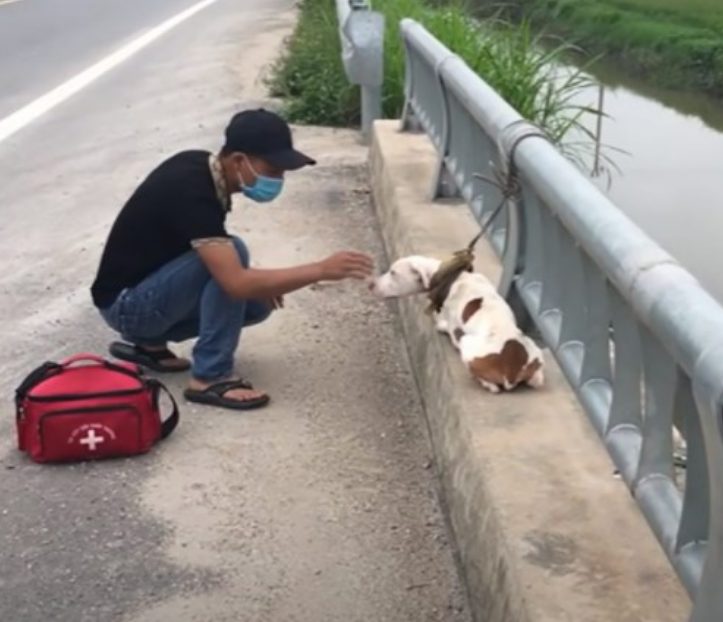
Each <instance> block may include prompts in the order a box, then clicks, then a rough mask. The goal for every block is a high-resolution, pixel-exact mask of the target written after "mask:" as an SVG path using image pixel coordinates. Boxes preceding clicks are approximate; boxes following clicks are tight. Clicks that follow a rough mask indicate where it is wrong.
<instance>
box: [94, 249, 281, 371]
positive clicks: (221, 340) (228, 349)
mask: <svg viewBox="0 0 723 622" xmlns="http://www.w3.org/2000/svg"><path fill="white" fill-rule="evenodd" d="M231 239H232V241H233V244H234V247H235V248H236V251H237V252H238V255H239V258H240V259H241V263H242V264H243V265H244V266H245V267H248V266H249V251H248V249H247V248H246V245H245V244H244V242H243V241H242V240H241V239H240V238H237V237H232V238H231ZM100 313H101V315H102V316H103V319H104V320H105V321H106V323H107V324H108V325H109V326H110V327H111V328H112V329H113V330H115V331H117V332H118V333H120V334H121V336H122V338H123V339H124V340H125V341H128V342H130V343H133V344H136V345H141V346H160V345H164V344H165V343H167V342H168V341H185V340H187V339H193V338H194V337H198V341H197V342H196V345H195V346H194V348H193V376H194V378H198V379H199V380H203V381H214V380H219V379H221V378H226V377H228V376H229V375H230V374H231V373H232V371H233V358H234V353H235V352H236V348H237V347H238V344H239V340H240V338H241V330H242V329H243V327H244V326H252V325H254V324H258V323H260V322H263V321H264V320H265V319H266V318H268V317H269V315H270V314H271V308H270V307H269V305H268V304H267V303H266V302H262V301H260V300H235V299H233V298H231V297H229V296H228V295H227V294H226V293H225V292H224V291H223V290H222V289H221V288H220V287H219V286H218V284H217V283H216V282H215V281H214V280H213V278H212V277H211V274H210V273H209V272H208V270H207V269H206V267H205V266H204V265H203V262H202V261H201V259H200V258H199V256H198V254H197V253H196V252H195V251H189V252H188V253H185V254H183V255H181V256H180V257H178V258H176V259H174V260H173V261H171V262H170V263H168V264H166V265H165V266H163V267H162V268H160V269H159V270H157V271H156V272H154V273H153V274H151V275H150V276H148V277H147V278H146V279H145V280H144V281H142V282H141V283H139V284H138V285H136V286H135V287H131V288H127V289H124V290H123V291H122V292H121V293H120V294H119V296H118V298H117V299H116V301H115V302H114V303H113V304H112V305H111V306H110V307H108V308H107V309H101V311H100Z"/></svg>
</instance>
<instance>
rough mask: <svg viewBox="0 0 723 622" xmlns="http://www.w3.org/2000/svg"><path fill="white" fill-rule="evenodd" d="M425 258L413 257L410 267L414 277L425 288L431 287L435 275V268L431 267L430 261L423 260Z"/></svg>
mask: <svg viewBox="0 0 723 622" xmlns="http://www.w3.org/2000/svg"><path fill="white" fill-rule="evenodd" d="M422 259H423V258H421V257H419V258H412V259H411V260H410V262H409V268H410V269H411V271H412V274H413V275H414V277H415V278H416V279H417V280H418V281H419V283H420V284H421V285H422V286H423V287H424V289H425V290H427V289H429V286H430V284H431V282H432V277H433V276H434V272H435V271H434V270H433V269H432V268H431V266H430V264H429V262H426V261H423V260H422Z"/></svg>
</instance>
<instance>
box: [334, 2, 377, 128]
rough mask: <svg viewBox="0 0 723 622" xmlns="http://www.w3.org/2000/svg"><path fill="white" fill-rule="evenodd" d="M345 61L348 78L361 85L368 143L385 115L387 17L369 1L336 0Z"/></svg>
mask: <svg viewBox="0 0 723 622" xmlns="http://www.w3.org/2000/svg"><path fill="white" fill-rule="evenodd" d="M336 6H337V15H338V18H339V37H340V39H341V47H342V62H343V64H344V71H345V73H346V76H347V79H348V80H349V82H350V83H351V84H356V85H359V86H360V87H361V131H362V137H363V140H364V141H365V142H368V141H369V139H370V137H371V130H372V124H373V123H374V120H375V119H379V118H381V116H382V83H383V81H384V16H383V15H382V14H381V13H379V12H377V11H372V10H371V5H370V3H369V1H368V0H337V2H336Z"/></svg>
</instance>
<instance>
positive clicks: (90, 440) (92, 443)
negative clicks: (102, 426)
mask: <svg viewBox="0 0 723 622" xmlns="http://www.w3.org/2000/svg"><path fill="white" fill-rule="evenodd" d="M78 442H79V443H80V444H81V445H87V446H88V449H90V451H95V448H96V446H97V445H100V444H101V443H104V442H105V439H104V438H103V437H102V436H96V435H95V430H92V429H91V430H88V435H87V436H84V437H83V438H81V439H80V441H78Z"/></svg>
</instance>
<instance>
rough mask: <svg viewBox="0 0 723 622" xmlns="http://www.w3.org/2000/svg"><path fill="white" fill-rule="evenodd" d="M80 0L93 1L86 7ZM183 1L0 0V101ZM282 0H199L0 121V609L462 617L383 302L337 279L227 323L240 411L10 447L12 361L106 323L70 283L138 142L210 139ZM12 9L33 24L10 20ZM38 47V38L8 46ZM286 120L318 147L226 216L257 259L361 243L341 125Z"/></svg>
mask: <svg viewBox="0 0 723 622" xmlns="http://www.w3.org/2000/svg"><path fill="white" fill-rule="evenodd" d="M93 4H97V5H99V6H100V5H101V4H102V6H103V7H108V11H109V12H110V13H108V14H106V13H105V12H104V11H101V10H100V9H97V10H96V11H95V18H94V17H93V12H92V11H91V9H90V7H91V6H92V5H93ZM184 6H187V4H186V5H184V3H182V2H171V1H170V0H168V1H166V2H161V1H160V0H158V1H149V0H134V1H133V2H131V1H130V0H125V2H123V3H121V2H120V1H118V2H104V3H93V2H90V0H88V1H82V2H81V0H75V1H73V0H57V1H55V2H51V1H49V0H48V1H44V0H20V2H17V3H15V4H10V5H2V4H0V45H3V46H8V45H9V44H8V41H7V39H6V35H7V33H8V32H10V33H12V36H13V37H15V39H14V41H15V46H16V47H17V46H20V47H22V45H23V44H22V42H23V41H27V48H24V47H22V50H27V55H24V54H22V53H21V51H22V50H21V49H14V50H13V54H14V55H16V56H18V57H19V58H13V59H10V58H9V57H8V54H9V53H8V52H7V48H4V51H3V53H2V54H1V56H2V57H3V58H2V60H0V63H2V64H1V65H0V80H1V81H2V84H3V88H2V89H0V92H2V93H3V95H2V96H0V105H1V106H4V107H6V109H4V110H3V112H2V113H0V119H1V118H2V117H3V115H5V114H6V113H9V112H12V110H11V108H12V106H17V105H23V104H25V103H26V100H27V99H28V98H32V97H35V96H37V95H40V94H42V93H43V92H45V91H46V90H47V89H49V88H52V87H54V86H55V85H56V83H57V82H58V80H59V79H63V77H64V76H65V77H67V73H68V72H70V73H72V72H73V71H74V70H78V69H82V68H83V67H84V66H87V64H88V63H92V62H95V61H97V60H99V59H98V58H97V55H98V54H100V55H102V54H104V53H105V52H106V51H109V50H111V49H116V47H117V45H118V44H123V43H124V42H125V41H127V40H128V38H129V37H132V36H133V35H134V34H137V33H138V32H139V31H140V30H143V29H145V28H147V27H150V26H153V25H155V24H156V23H158V22H159V21H162V20H164V19H166V18H167V17H168V16H169V15H170V14H171V13H173V12H175V11H178V10H180V9H182V8H183V7H184ZM291 6H292V2H291V0H265V1H264V2H258V1H255V2H252V1H250V0H248V1H241V0H237V1H233V0H219V1H218V2H217V3H215V4H213V5H211V6H210V7H208V8H207V9H204V10H203V11H202V12H200V13H198V14H197V15H196V16H194V17H193V18H191V19H190V20H189V21H187V22H185V23H183V24H181V25H180V26H178V28H176V29H174V30H173V31H171V32H169V33H168V34H166V35H165V36H164V37H163V38H162V39H160V40H158V41H157V42H155V43H154V44H152V45H151V46H149V47H148V48H146V49H144V50H143V51H142V52H140V53H139V54H138V55H136V56H134V57H132V58H131V59H129V60H128V61H127V62H125V63H124V64H122V65H121V66H119V67H117V68H116V69H114V70H112V71H111V72H109V73H108V74H106V75H104V76H103V77H101V78H99V79H98V80H97V81H96V82H94V83H93V84H92V85H90V86H89V87H88V88H86V89H84V90H83V91H81V92H80V93H78V94H77V95H75V96H73V97H72V98H71V99H69V100H68V101H66V102H64V103H63V104H61V105H59V106H58V107H56V108H54V109H53V110H51V111H50V112H48V113H47V114H45V115H44V116H42V117H41V118H39V119H37V120H35V121H33V122H32V123H31V124H29V125H27V126H26V127H24V128H23V129H21V130H20V131H18V132H17V133H15V134H13V135H12V136H11V137H9V138H7V139H5V140H3V141H0V266H2V268H3V269H2V271H0V344H2V351H0V395H5V396H7V397H6V400H5V402H4V403H5V404H6V406H5V408H3V409H2V412H3V413H4V416H3V417H2V419H1V420H0V620H2V621H3V622H5V621H7V622H41V621H42V622H46V621H47V620H52V621H53V622H106V621H124V622H166V621H168V620H178V621H179V622H192V621H198V622H226V621H228V622H265V621H268V622H271V621H273V622H286V621H298V622H327V621H328V622H336V621H340V620H344V621H349V622H355V621H359V622H361V621H362V620H363V621H365V622H367V621H372V620H373V621H374V622H404V621H409V622H412V621H414V622H419V621H425V620H439V621H442V620H443V621H445V622H462V621H467V620H468V619H469V616H468V613H467V612H466V610H465V600H464V597H463V591H462V588H461V586H460V582H459V579H458V577H457V573H456V570H455V565H454V563H453V556H452V551H451V548H450V545H449V543H448V535H447V531H446V528H445V525H444V521H443V520H442V518H441V516H440V512H439V508H438V504H437V501H436V479H435V477H434V469H433V468H430V456H429V448H428V445H427V443H426V437H425V434H424V427H423V425H422V415H421V406H420V404H419V400H418V396H417V393H416V390H415V386H414V383H413V381H412V377H411V374H410V370H409V365H408V362H407V360H406V358H405V357H406V354H405V349H404V347H403V344H402V342H401V339H400V336H399V332H398V329H397V324H396V317H395V316H394V314H393V313H392V312H391V311H390V310H389V309H387V308H386V307H385V306H384V305H379V304H377V303H376V302H375V301H372V300H370V299H369V298H368V296H367V294H366V292H364V291H363V290H360V289H358V288H356V287H354V286H350V285H342V286H338V287H331V288H317V289H314V290H307V291H305V292H301V293H299V294H298V295H295V296H291V297H290V298H289V301H288V309H286V310H285V311H284V312H283V314H279V315H278V316H277V317H274V318H273V319H272V320H271V321H270V322H269V323H268V324H266V325H264V326H262V327H259V328H258V329H254V330H253V331H251V332H249V333H248V335H245V336H244V348H243V350H242V352H241V353H240V356H239V361H238V363H239V371H242V372H243V373H244V374H247V375H249V376H250V377H251V378H252V379H253V380H254V381H256V383H257V384H258V385H260V386H263V387H264V388H267V389H268V390H269V391H270V392H271V393H272V395H273V398H274V401H273V404H272V406H271V407H270V408H269V409H267V410H266V412H264V413H259V414H255V415H246V416H239V415H234V414H229V413H222V412H217V411H214V410H208V409H202V408H191V407H189V406H188V405H185V406H184V409H183V419H182V423H181V426H180V427H179V430H178V431H177V433H176V434H175V435H174V437H173V438H172V439H170V440H169V441H168V442H167V443H166V444H165V445H164V446H163V447H160V448H158V449H157V450H156V451H154V452H153V453H152V454H150V455H148V456H146V457H143V458H138V459H133V460H127V461H115V462H106V463H99V464H86V465H76V466H63V467H40V466H37V465H33V464H31V463H29V462H28V461H26V460H25V459H24V458H23V457H21V456H20V455H18V453H17V452H16V451H15V449H14V445H13V441H14V439H13V435H12V434H13V433H12V416H13V413H12V408H11V406H10V397H11V391H12V389H13V388H14V386H15V384H16V383H17V381H18V379H19V378H20V377H21V376H22V374H23V373H25V372H27V371H28V370H29V369H30V368H31V367H33V366H34V365H36V364H38V363H39V362H41V361H43V360H45V359H48V358H50V359H57V358H59V357H62V356H64V355H66V354H69V353H72V352H76V351H81V350H91V351H102V349H103V347H104V344H105V343H106V341H107V340H108V339H109V338H110V336H111V335H110V333H109V332H108V331H107V330H106V329H105V328H104V327H103V325H102V324H101V322H100V321H99V319H98V317H97V315H96V314H95V313H94V311H93V309H92V308H91V307H90V301H89V296H88V285H89V283H90V281H91V280H92V277H93V272H94V270H95V267H96V264H97V261H98V256H99V253H100V250H101V245H102V242H103V239H104V235H105V234H106V232H107V230H108V227H109V225H110V223H111V221H112V219H113V218H114V216H115V214H116V212H117V210H118V208H119V206H120V205H121V203H122V202H123V200H125V198H126V197H127V196H128V193H129V192H130V191H131V190H132V189H133V187H134V185H135V184H136V183H137V182H138V180H139V179H140V178H141V177H142V176H143V175H144V174H145V173H147V171H148V170H149V169H150V168H151V167H152V166H154V165H155V164H156V163H157V162H158V161H159V159H160V158H162V157H164V156H165V155H167V154H170V153H172V152H174V151H176V150H178V149H182V148H187V147H208V148H216V147H218V146H219V142H220V135H221V131H222V128H223V126H224V124H225V122H226V121H227V119H228V118H229V117H230V115H231V113H232V112H234V111H235V110H237V109H239V108H240V107H244V106H248V105H253V104H255V103H258V102H259V101H261V100H263V97H264V95H263V89H262V88H261V87H260V84H259V68H260V67H261V66H262V65H263V64H265V63H267V62H269V61H270V60H272V59H273V58H274V56H275V54H276V51H277V49H278V45H279V42H280V41H281V40H282V38H283V37H284V36H286V35H287V34H288V32H289V28H290V26H291V24H292V23H293V14H291V13H290V12H289V9H290V8H291ZM23 11H25V12H26V13H25V14H23ZM50 11H54V12H57V13H58V14H64V13H63V11H66V13H67V14H68V15H71V14H72V15H75V16H76V19H77V21H78V25H77V28H76V29H73V28H72V27H71V26H69V25H67V24H66V25H65V26H63V25H61V24H59V23H56V22H53V20H51V19H49V18H47V17H43V16H47V15H48V13H45V12H50ZM33 15H35V19H33ZM11 19H12V20H15V21H13V22H12V24H10V22H8V21H7V20H11ZM154 20H155V21H154ZM81 21H82V25H81V24H80V22H81ZM35 22H37V23H38V29H40V30H42V31H43V32H45V33H55V34H52V36H51V35H50V34H46V35H44V36H43V37H39V38H33V37H32V36H30V35H28V34H27V33H26V35H27V38H25V36H24V35H23V34H22V33H21V32H20V31H21V30H22V31H23V32H25V31H27V28H28V24H29V23H35ZM8 24H10V25H8ZM41 26H42V28H41ZM64 28H65V29H66V30H68V29H70V30H69V31H68V32H69V34H68V35H67V36H66V35H64V34H63V30H64ZM2 29H5V30H2ZM103 30H105V36H104V37H103V36H99V34H98V33H99V32H100V31H103ZM111 32H112V33H113V36H111ZM89 33H92V36H91V34H89ZM86 35H87V36H88V38H87V39H85V43H84V44H81V43H80V42H79V41H80V39H82V38H83V37H85V36H86ZM43 46H47V47H45V48H43ZM41 49H45V50H47V51H48V54H50V51H51V50H53V53H52V56H53V58H50V59H48V58H43V59H42V61H41V62H39V63H33V62H31V61H30V58H32V57H33V55H35V56H34V57H35V58H36V59H38V58H39V56H38V55H40V56H43V54H40V52H39V50H41ZM60 50H67V53H65V52H61V51H60ZM23 56H25V59H24V60H23V58H20V57H23ZM56 60H57V62H55V61H56ZM31 70H32V71H31ZM6 71H7V76H8V82H6V73H5V72H6ZM10 80H12V83H13V84H14V85H15V86H13V88H12V89H6V88H5V86H4V85H5V84H7V83H9V81H10ZM13 89H16V90H13ZM13 102H14V103H13ZM8 106H10V107H11V108H7V107H8ZM299 141H300V142H301V143H303V145H304V148H305V149H308V150H309V151H310V152H311V153H314V154H315V155H317V156H318V157H319V160H320V165H319V166H318V167H316V169H315V170H310V171H306V172H304V173H300V174H298V175H297V176H294V177H293V178H292V179H290V181H289V185H288V190H287V191H286V192H285V194H284V195H283V197H282V200H281V201H279V202H278V204H274V205H273V206H270V207H269V206H264V207H258V206H256V207H254V206H249V205H246V204H243V203H240V204H239V205H237V206H236V207H235V210H234V212H233V215H232V216H231V219H230V228H231V229H232V230H234V231H236V232H238V233H240V234H242V235H244V236H245V237H246V239H247V241H248V242H249V244H250V245H251V248H252V252H253V254H254V256H255V258H256V260H257V261H258V262H260V263H262V264H263V265H275V266H278V265H288V264H290V263H293V262H300V261H305V260H311V259H314V258H317V257H319V256H323V255H325V254H326V253H329V252H332V251H334V250H337V249H338V248H339V247H346V246H355V247H359V248H367V249H370V250H371V251H372V252H374V253H375V254H377V255H378V256H381V247H380V243H379V237H378V235H377V232H376V230H375V222H374V219H373V216H372V212H371V209H370V206H369V200H368V194H367V193H366V188H365V168H364V166H365V152H364V150H363V149H362V148H361V147H360V146H359V145H357V144H356V141H355V137H354V135H353V134H350V133H344V132H334V131H331V130H314V129H304V130H301V131H299ZM186 347H187V346H186ZM183 382H184V379H183V378H179V379H171V380H170V385H171V387H172V389H173V390H174V391H175V392H177V393H178V392H180V390H181V388H182V384H183Z"/></svg>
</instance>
